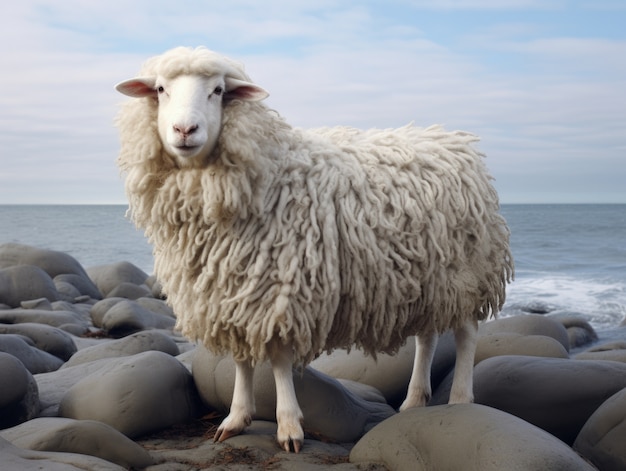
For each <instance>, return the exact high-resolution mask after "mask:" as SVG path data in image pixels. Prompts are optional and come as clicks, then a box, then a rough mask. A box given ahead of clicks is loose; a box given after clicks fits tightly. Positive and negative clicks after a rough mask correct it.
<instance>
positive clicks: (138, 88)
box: [115, 77, 157, 98]
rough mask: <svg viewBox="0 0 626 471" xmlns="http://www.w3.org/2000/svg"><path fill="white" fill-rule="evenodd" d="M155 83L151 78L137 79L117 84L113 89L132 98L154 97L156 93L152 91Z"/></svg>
mask: <svg viewBox="0 0 626 471" xmlns="http://www.w3.org/2000/svg"><path fill="white" fill-rule="evenodd" d="M155 83H156V79H155V78H153V77H137V78H132V79H129V80H124V81H123V82H120V83H118V84H117V85H116V86H115V89H116V90H117V91H118V92H120V93H123V94H124V95H128V96H132V97H133V98H142V97H146V96H156V95H157V92H156V90H155V89H154V84H155Z"/></svg>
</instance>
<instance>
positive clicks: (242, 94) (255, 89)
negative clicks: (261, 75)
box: [225, 77, 270, 101]
mask: <svg viewBox="0 0 626 471" xmlns="http://www.w3.org/2000/svg"><path fill="white" fill-rule="evenodd" d="M225 81H226V97H227V98H238V99H239V100H245V101H261V100H263V99H264V98H267V97H268V96H269V95H270V94H269V93H268V92H267V91H265V90H264V89H263V88H261V87H259V86H258V85H255V84H253V83H252V82H246V81H244V80H239V79H236V78H232V77H225Z"/></svg>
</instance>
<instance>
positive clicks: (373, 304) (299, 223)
mask: <svg viewBox="0 0 626 471" xmlns="http://www.w3.org/2000/svg"><path fill="white" fill-rule="evenodd" d="M116 88H117V90H118V91H120V92H121V93H124V94H126V95H129V96H131V97H136V98H140V99H138V100H129V102H127V103H125V104H124V105H123V108H122V110H121V112H120V115H119V116H118V121H117V125H118V127H119V129H120V135H121V151H120V155H119V158H118V163H119V165H120V167H121V168H122V169H123V170H124V171H125V172H126V173H127V174H126V179H125V185H126V192H127V195H128V198H129V204H130V213H131V215H132V218H133V220H134V221H135V223H136V224H137V225H138V226H139V227H142V228H144V229H145V231H146V234H147V236H148V237H149V239H150V241H151V243H152V244H153V246H154V258H155V274H156V275H157V277H158V279H159V280H160V281H161V283H162V284H163V288H164V292H165V293H166V294H167V297H168V301H169V303H170V304H171V305H172V307H173V308H174V310H175V311H176V313H177V316H178V321H177V326H178V327H179V328H180V329H181V330H182V332H183V334H185V335H186V336H188V337H190V338H192V339H194V340H197V341H201V342H203V343H204V345H205V346H206V347H207V348H208V349H209V350H211V351H213V352H216V353H222V352H231V353H232V354H233V355H234V358H235V361H236V379H235V387H234V394H233V400H232V404H231V409H230V413H229V415H228V416H227V417H226V419H224V421H223V422H222V424H221V425H220V427H219V429H218V431H217V433H216V435H215V440H216V441H222V440H225V439H226V438H228V437H230V436H233V435H236V434H238V433H240V432H241V431H242V430H243V429H244V428H245V427H246V426H247V425H248V424H249V423H250V421H251V418H252V417H253V415H254V413H255V405H254V397H253V391H252V377H253V374H254V365H255V364H256V363H257V362H261V361H264V360H266V359H269V360H270V361H271V364H272V369H273V373H274V378H275V383H276V398H277V407H276V419H277V423H278V431H277V439H278V442H279V444H280V445H281V446H282V447H283V448H284V449H285V450H287V451H290V449H291V448H293V450H294V451H296V452H298V451H299V450H300V448H301V446H302V442H303V439H304V434H303V430H302V425H301V421H302V419H303V417H302V412H301V410H300V407H299V405H298V401H297V398H296V396H295V393H294V387H293V377H292V367H293V366H294V365H305V364H307V363H308V362H310V361H311V360H312V359H314V358H315V357H316V356H318V355H319V354H320V353H321V352H323V351H331V350H333V349H336V348H350V347H351V346H355V345H356V346H357V347H359V348H361V349H363V350H364V351H365V352H367V353H369V354H372V355H375V354H376V353H377V352H387V353H394V352H396V351H397V350H398V348H399V347H400V346H401V345H402V344H403V343H404V342H405V341H406V339H407V337H409V336H412V335H416V338H417V352H416V358H415V366H414V370H413V374H412V377H411V381H410V384H409V389H408V393H407V398H406V400H405V401H404V403H403V404H402V406H401V410H404V409H406V408H409V407H413V406H419V405H424V404H425V403H426V402H427V401H428V399H429V397H430V395H431V385H430V367H431V361H432V357H433V353H434V349H435V346H436V343H437V338H438V334H439V333H441V332H443V331H445V330H447V329H454V332H455V336H456V343H457V361H456V368H455V375H454V381H453V386H452V392H451V397H450V402H451V403H458V402H471V401H472V400H473V391H472V369H473V358H474V351H475V346H476V336H477V323H478V321H479V320H483V319H485V318H487V317H488V316H489V315H492V314H493V315H495V314H496V313H497V311H498V310H499V309H500V308H501V307H502V304H503V302H504V298H505V286H506V283H507V282H508V281H510V279H511V277H512V273H513V262H512V257H511V254H510V251H509V246H508V239H509V231H508V228H507V227H506V223H505V221H504V219H503V218H502V217H501V216H500V215H499V213H498V208H499V204H498V198H497V194H496V192H495V190H494V188H493V187H492V185H491V183H490V176H489V175H488V174H487V172H486V169H485V167H484V164H483V162H482V155H481V154H480V153H478V152H477V151H476V150H475V149H474V148H473V147H472V145H471V144H472V143H473V142H475V141H476V140H477V139H476V138H475V137H474V136H473V135H471V134H468V133H465V132H446V131H444V130H443V129H442V128H440V127H438V126H433V127H429V128H426V129H420V128H417V127H414V126H406V127H402V128H400V129H396V130H370V131H359V130H356V129H352V128H345V127H339V128H329V129H319V130H309V131H307V130H299V129H294V128H292V127H291V126H289V125H288V124H287V123H286V122H285V121H284V120H283V119H282V118H281V117H280V116H279V115H278V114H277V113H275V112H273V111H271V110H270V109H268V108H267V106H266V105H264V104H263V103H261V102H260V100H262V99H264V98H265V97H266V96H267V95H268V94H267V92H266V91H265V90H263V89H262V88H260V87H259V86H257V85H255V84H254V83H252V82H251V81H250V79H249V77H248V76H247V75H246V74H245V72H244V70H243V67H242V66H241V65H239V64H238V63H236V62H234V61H232V60H230V59H228V58H225V57H223V56H221V55H219V54H216V53H214V52H212V51H210V50H208V49H206V48H196V49H191V48H176V49H173V50H171V51H169V52H166V53H165V54H163V55H161V56H157V57H154V58H152V59H150V60H148V61H147V62H146V63H145V64H144V66H143V68H142V70H141V73H140V75H139V77H138V78H133V79H130V80H127V81H124V82H122V83H120V84H118V85H117V87H116Z"/></svg>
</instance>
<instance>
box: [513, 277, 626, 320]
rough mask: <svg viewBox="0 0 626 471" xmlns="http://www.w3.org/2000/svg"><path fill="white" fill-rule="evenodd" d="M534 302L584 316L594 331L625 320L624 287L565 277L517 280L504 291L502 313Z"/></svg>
mask: <svg viewBox="0 0 626 471" xmlns="http://www.w3.org/2000/svg"><path fill="white" fill-rule="evenodd" d="M537 302H539V303H541V305H543V306H545V307H546V308H547V309H548V310H549V311H550V313H560V312H563V313H567V312H569V313H572V314H577V315H581V316H584V317H585V318H586V319H587V320H588V321H589V323H590V324H591V325H593V326H594V327H596V328H611V327H615V326H617V325H619V324H620V322H621V321H622V320H623V319H624V318H625V317H626V285H625V284H624V282H618V281H614V280H598V279H585V278H576V277H571V276H565V275H546V274H542V275H541V276H532V277H528V278H522V279H517V280H516V281H514V282H513V283H512V284H511V285H509V287H508V289H507V302H506V305H505V311H506V310H507V309H511V310H514V309H516V308H517V309H519V308H521V307H523V306H528V305H530V304H532V303H537ZM504 314H506V312H505V313H504Z"/></svg>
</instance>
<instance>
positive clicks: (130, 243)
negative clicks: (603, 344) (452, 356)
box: [0, 204, 626, 330]
mask: <svg viewBox="0 0 626 471" xmlns="http://www.w3.org/2000/svg"><path fill="white" fill-rule="evenodd" d="M125 212H126V207H125V206H122V205H111V206H106V205H103V206H100V205H98V206H91V205H76V206H54V205H40V206H29V205H28V206H27V205H25V206H21V205H16V206H12V205H7V206H1V205H0V243H5V242H17V243H21V244H28V245H33V246H36V247H40V248H48V249H53V250H59V251H63V252H67V253H69V254H70V255H72V256H73V257H75V258H76V259H77V260H78V261H79V262H81V263H82V264H83V266H85V267H89V266H94V265H102V264H108V263H113V262H117V261H122V260H126V261H129V262H131V263H133V264H135V265H136V266H138V267H139V268H141V269H142V270H144V271H145V272H146V273H148V274H150V273H152V253H151V249H150V246H149V245H148V243H147V241H146V240H145V238H144V236H143V233H142V232H141V231H138V230H137V229H135V227H134V226H133V224H132V223H131V222H130V221H129V220H128V219H126V217H125ZM502 214H503V215H504V217H505V218H506V220H507V222H508V224H509V227H510V229H511V246H512V251H513V256H514V258H515V265H516V276H515V281H514V282H513V283H512V284H511V285H509V288H508V290H507V302H506V304H505V308H504V310H503V313H502V315H504V316H506V315H507V314H509V315H510V314H512V313H515V312H518V311H519V309H520V308H521V307H524V306H529V305H534V306H540V307H543V308H546V309H548V310H550V313H551V314H573V315H579V316H582V317H584V318H586V319H587V320H588V321H589V322H590V323H591V325H593V326H594V328H596V329H597V330H607V329H611V328H614V327H616V326H618V325H619V323H620V322H621V321H622V320H623V319H624V318H625V317H626V205H619V204H617V205H565V204H563V205H503V206H502Z"/></svg>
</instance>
